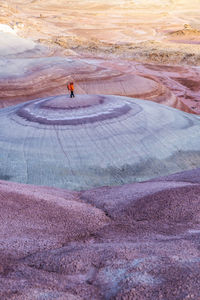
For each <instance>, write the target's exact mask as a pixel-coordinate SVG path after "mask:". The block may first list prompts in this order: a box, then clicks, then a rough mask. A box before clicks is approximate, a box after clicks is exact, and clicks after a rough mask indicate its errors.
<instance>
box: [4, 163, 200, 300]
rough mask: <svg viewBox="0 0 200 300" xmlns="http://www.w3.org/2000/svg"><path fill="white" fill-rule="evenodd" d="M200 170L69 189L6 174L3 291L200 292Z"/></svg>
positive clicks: (75, 294) (38, 295) (147, 295)
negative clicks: (10, 179)
mask: <svg viewBox="0 0 200 300" xmlns="http://www.w3.org/2000/svg"><path fill="white" fill-rule="evenodd" d="M199 178H200V170H199V169H198V170H194V171H189V172H183V173H180V174H176V175H173V176H168V177H166V178H157V179H155V180H154V181H153V182H143V183H136V184H129V185H124V186H121V187H102V188H98V189H93V190H90V191H82V192H71V191H67V190H59V189H54V188H51V187H38V186H30V185H24V184H17V183H11V182H5V181H0V206H1V218H0V297H1V299H6V300H7V299H12V300H24V299H26V300H35V299H48V300H50V299H56V300H57V299H63V300H66V299H70V300H86V299H95V300H100V299H116V300H119V299H133V300H136V299H137V300H138V299H141V300H143V299H145V300H152V299H165V300H177V299H183V295H184V298H185V299H187V298H188V299H192V300H197V299H198V297H199V293H200V287H199V280H200V274H199V267H200V266H199V233H200V226H199V221H200V210H199V201H200V197H199V195H200V183H199Z"/></svg>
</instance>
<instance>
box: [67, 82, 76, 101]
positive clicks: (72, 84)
mask: <svg viewBox="0 0 200 300" xmlns="http://www.w3.org/2000/svg"><path fill="white" fill-rule="evenodd" d="M67 88H68V90H69V91H70V98H72V97H75V96H74V83H73V82H70V83H68V85H67Z"/></svg>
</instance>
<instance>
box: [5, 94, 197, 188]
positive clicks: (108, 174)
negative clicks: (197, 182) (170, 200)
mask: <svg viewBox="0 0 200 300" xmlns="http://www.w3.org/2000/svg"><path fill="white" fill-rule="evenodd" d="M0 122H1V136H0V150H1V158H0V162H1V170H0V174H1V178H2V179H8V180H11V181H18V182H23V183H32V184H38V185H48V186H56V187H63V188H69V189H75V190H80V189H87V188H90V187H95V186H104V185H108V186H110V185H121V184H124V183H129V182H133V181H142V180H147V179H149V178H154V177H157V176H159V175H166V174H170V173H174V172H178V171H181V170H187V169H191V168H195V167H198V166H199V165H200V144H199V137H200V136H199V135H200V133H199V126H200V119H199V117H198V116H195V115H192V114H187V113H184V112H181V111H179V110H176V109H172V108H168V107H166V106H163V105H160V104H157V103H154V102H151V101H144V100H137V99H133V98H127V97H119V96H105V95H77V96H76V98H75V99H70V98H68V97H67V96H66V95H62V96H55V97H54V96H52V97H49V98H43V99H38V100H35V101H30V102H27V103H24V104H19V105H17V106H13V107H8V108H5V109H2V110H1V111H0Z"/></svg>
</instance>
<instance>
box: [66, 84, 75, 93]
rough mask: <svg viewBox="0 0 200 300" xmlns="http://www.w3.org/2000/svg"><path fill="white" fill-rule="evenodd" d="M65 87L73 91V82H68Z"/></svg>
mask: <svg viewBox="0 0 200 300" xmlns="http://www.w3.org/2000/svg"><path fill="white" fill-rule="evenodd" d="M67 87H68V90H69V91H74V84H70V83H69V84H68V86H67Z"/></svg>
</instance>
